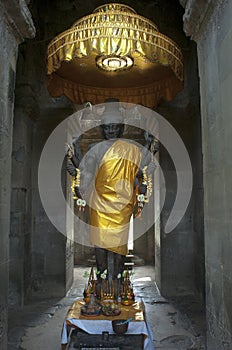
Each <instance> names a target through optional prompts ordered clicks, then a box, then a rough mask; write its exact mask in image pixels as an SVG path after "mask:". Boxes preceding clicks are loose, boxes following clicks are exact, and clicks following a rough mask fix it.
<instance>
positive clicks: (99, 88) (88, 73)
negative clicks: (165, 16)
mask: <svg viewBox="0 0 232 350" xmlns="http://www.w3.org/2000/svg"><path fill="white" fill-rule="evenodd" d="M47 88H48V91H49V93H50V95H51V96H53V97H58V96H61V95H66V96H67V97H68V98H69V99H70V100H72V101H73V102H75V103H77V104H82V103H85V102H87V101H89V102H91V103H92V104H98V103H103V102H104V101H105V99H106V98H109V97H115V98H118V99H119V100H120V101H122V102H129V103H136V104H141V105H144V106H146V107H150V108H154V107H156V106H157V104H158V103H159V101H160V100H161V99H164V100H166V101H171V100H172V99H173V98H174V97H175V95H176V94H177V93H178V92H179V91H181V90H182V88H183V57H182V53H181V50H180V49H179V47H178V46H177V45H176V44H175V42H173V41H172V40H171V39H169V38H168V37H167V36H165V35H163V34H161V33H160V32H159V31H158V29H157V27H156V25H155V24H154V23H153V22H151V21H150V20H148V19H146V18H144V17H142V16H139V15H137V14H136V12H135V11H134V10H133V9H132V8H131V7H129V6H127V5H123V4H117V3H112V4H105V5H102V6H100V7H98V8H97V9H95V10H94V12H93V13H92V14H90V15H88V16H85V17H83V18H81V19H79V20H78V21H77V22H75V23H74V24H73V26H72V27H71V28H70V29H68V30H66V31H65V32H63V33H61V34H59V35H58V36H57V37H55V38H54V39H53V40H52V41H51V42H50V43H49V45H48V50H47Z"/></svg>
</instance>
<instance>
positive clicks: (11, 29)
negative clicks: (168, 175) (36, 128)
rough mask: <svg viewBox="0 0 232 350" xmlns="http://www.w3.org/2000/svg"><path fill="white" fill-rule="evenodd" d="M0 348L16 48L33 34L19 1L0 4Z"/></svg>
mask: <svg viewBox="0 0 232 350" xmlns="http://www.w3.org/2000/svg"><path fill="white" fill-rule="evenodd" d="M0 33H1V34H0V46H1V52H0V66H1V70H0V81H1V85H0V228H1V233H0V280H1V283H0V348H1V349H7V305H8V302H7V299H8V271H9V228H10V195H11V150H12V125H13V109H14V86H15V72H16V61H17V52H18V45H19V43H20V42H22V41H23V39H24V38H29V37H32V36H33V35H34V33H35V29H34V26H33V22H32V19H31V15H30V12H29V10H28V8H27V5H26V3H25V2H24V1H23V0H21V1H20V2H19V1H16V0H13V1H8V0H1V1H0Z"/></svg>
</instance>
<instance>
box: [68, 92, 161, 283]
mask: <svg viewBox="0 0 232 350" xmlns="http://www.w3.org/2000/svg"><path fill="white" fill-rule="evenodd" d="M115 101H118V100H116V99H109V100H108V101H107V102H115ZM101 129H102V135H103V138H104V141H102V142H99V143H97V144H93V145H91V146H90V148H89V150H88V152H87V153H86V155H85V156H84V157H83V158H82V160H81V161H80V160H78V157H79V158H80V154H79V156H78V155H77V154H75V153H74V152H69V153H68V158H69V159H70V160H71V162H70V161H69V162H68V165H67V169H68V171H69V173H70V174H71V175H72V176H77V175H78V174H77V172H78V171H80V179H79V181H78V183H77V184H76V186H75V193H76V197H77V198H78V199H77V204H78V203H79V205H80V206H81V205H82V206H84V205H85V203H86V202H87V203H88V206H89V224H90V243H91V244H93V245H94V247H95V256H96V264H97V270H98V272H99V274H98V276H99V277H100V276H102V274H103V273H104V272H105V271H107V278H108V279H109V280H114V279H116V278H117V277H118V275H119V274H122V272H123V270H124V262H125V257H126V254H127V242H128V233H129V224H130V218H131V216H132V215H133V213H134V212H135V210H136V211H137V212H140V211H141V208H142V206H143V204H144V198H145V196H146V192H147V184H145V183H144V174H143V169H144V167H146V168H147V166H148V167H150V170H151V169H152V165H151V162H152V157H153V155H154V154H155V153H156V151H157V147H156V148H155V150H154V149H153V154H151V152H150V149H151V145H152V144H154V137H153V136H152V135H150V134H149V133H145V147H142V145H141V146H140V145H138V144H137V143H135V142H133V140H128V139H123V138H122V135H123V131H124V124H123V115H122V113H121V112H120V110H119V109H118V104H115V103H106V104H105V110H104V112H103V114H102V116H101ZM156 145H157V144H156ZM153 148H154V147H153ZM153 164H154V163H153ZM77 168H78V169H77ZM153 169H154V167H153ZM78 201H79V202H78Z"/></svg>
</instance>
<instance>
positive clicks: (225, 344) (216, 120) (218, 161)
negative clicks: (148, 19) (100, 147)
mask: <svg viewBox="0 0 232 350" xmlns="http://www.w3.org/2000/svg"><path fill="white" fill-rule="evenodd" d="M185 6H186V13H185V16H184V20H185V25H184V27H185V30H186V32H187V34H188V35H191V36H192V38H193V39H194V40H195V41H196V42H197V45H198V60H199V75H200V91H201V114H202V138H203V172H204V215H205V219H204V226H205V266H206V310H207V343H208V349H210V350H225V349H231V344H232V308H231V290H232V273H231V271H232V270H231V252H232V239H231V210H232V206H231V188H232V180H231V165H232V164H231V151H232V141H231V134H232V119H231V115H232V104H231V89H232V65H231V61H232V51H231V42H232V23H231V16H232V3H231V1H226V0H225V1H208V2H202V1H197V0H196V1H185ZM196 23H197V26H196V25H195V24H196Z"/></svg>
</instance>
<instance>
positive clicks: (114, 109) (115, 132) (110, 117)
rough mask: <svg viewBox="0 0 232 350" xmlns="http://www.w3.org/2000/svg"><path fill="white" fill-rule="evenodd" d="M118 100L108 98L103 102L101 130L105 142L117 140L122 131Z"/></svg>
mask: <svg viewBox="0 0 232 350" xmlns="http://www.w3.org/2000/svg"><path fill="white" fill-rule="evenodd" d="M118 102H119V100H118V99H116V98H109V99H107V100H105V110H104V112H103V113H102V116H101V128H102V133H103V137H104V139H106V140H110V139H115V138H119V137H121V136H122V134H123V131H124V124H123V115H122V113H121V112H120V110H119V103H118Z"/></svg>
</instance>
